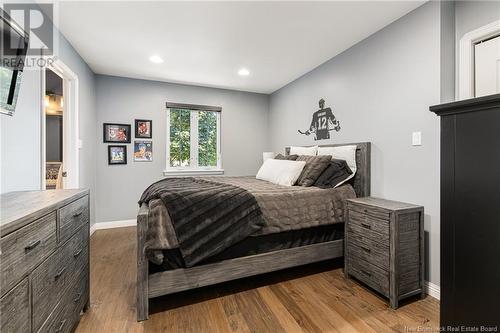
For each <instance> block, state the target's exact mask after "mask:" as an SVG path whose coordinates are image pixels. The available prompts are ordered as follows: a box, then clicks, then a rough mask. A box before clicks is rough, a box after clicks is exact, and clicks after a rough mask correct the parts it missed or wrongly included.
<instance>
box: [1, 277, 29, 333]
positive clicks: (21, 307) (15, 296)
mask: <svg viewBox="0 0 500 333" xmlns="http://www.w3.org/2000/svg"><path fill="white" fill-rule="evenodd" d="M0 314H1V317H2V318H1V320H0V332H2V333H18V332H30V331H31V325H30V324H31V314H30V300H29V283H28V278H25V279H24V280H23V281H22V282H21V283H19V284H18V285H17V286H16V287H14V288H13V289H12V290H11V291H9V292H8V293H7V294H6V295H5V296H4V297H2V299H1V300H0Z"/></svg>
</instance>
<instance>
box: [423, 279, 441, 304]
mask: <svg viewBox="0 0 500 333" xmlns="http://www.w3.org/2000/svg"><path fill="white" fill-rule="evenodd" d="M425 289H426V291H427V295H429V296H431V297H434V298H435V299H438V300H439V299H441V288H440V287H439V286H438V285H437V284H434V283H432V282H429V281H425Z"/></svg>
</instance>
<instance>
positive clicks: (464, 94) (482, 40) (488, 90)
mask: <svg viewBox="0 0 500 333" xmlns="http://www.w3.org/2000/svg"><path fill="white" fill-rule="evenodd" d="M499 36H500V20H498V21H495V22H492V23H490V24H488V25H485V26H483V27H481V28H479V29H476V30H473V31H470V32H468V33H466V34H465V35H464V36H463V37H462V38H461V39H460V49H459V53H458V68H457V69H458V74H457V77H458V85H457V94H456V95H457V97H458V99H468V98H474V97H480V96H485V95H491V94H496V93H500V90H499V87H500V42H499V40H500V37H499Z"/></svg>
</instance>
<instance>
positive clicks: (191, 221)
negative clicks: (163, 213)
mask: <svg viewBox="0 0 500 333" xmlns="http://www.w3.org/2000/svg"><path fill="white" fill-rule="evenodd" d="M155 199H159V200H161V201H162V203H163V205H164V206H165V208H166V209H167V210H168V215H169V216H170V222H171V224H172V226H173V229H174V230H175V235H176V238H177V242H178V245H179V250H180V253H181V255H182V259H183V261H184V263H185V265H186V267H192V266H194V265H195V264H197V263H199V262H200V261H202V260H204V259H207V258H210V257H211V256H214V255H216V254H218V253H220V252H222V251H224V250H225V249H227V248H228V247H230V246H231V245H234V244H236V243H238V242H239V241H241V240H243V239H245V238H246V237H248V236H249V235H251V234H253V233H255V232H257V231H258V230H259V229H260V228H262V227H263V226H264V219H263V217H262V212H261V210H260V207H259V205H258V204H257V201H256V199H255V197H254V196H253V195H252V194H251V193H250V192H248V191H247V190H246V189H244V188H242V187H238V186H234V185H231V184H227V183H222V182H216V181H213V180H207V179H201V178H192V177H185V178H166V179H162V180H160V181H158V182H156V183H154V184H152V185H151V186H149V187H148V188H147V189H146V190H145V191H144V193H143V194H142V196H141V199H140V200H139V205H141V204H142V203H144V202H145V203H149V202H151V201H152V200H155Z"/></svg>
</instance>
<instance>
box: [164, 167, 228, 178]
mask: <svg viewBox="0 0 500 333" xmlns="http://www.w3.org/2000/svg"><path fill="white" fill-rule="evenodd" d="M223 174H224V169H210V170H203V169H193V170H163V176H165V177H176V176H214V175H223Z"/></svg>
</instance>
